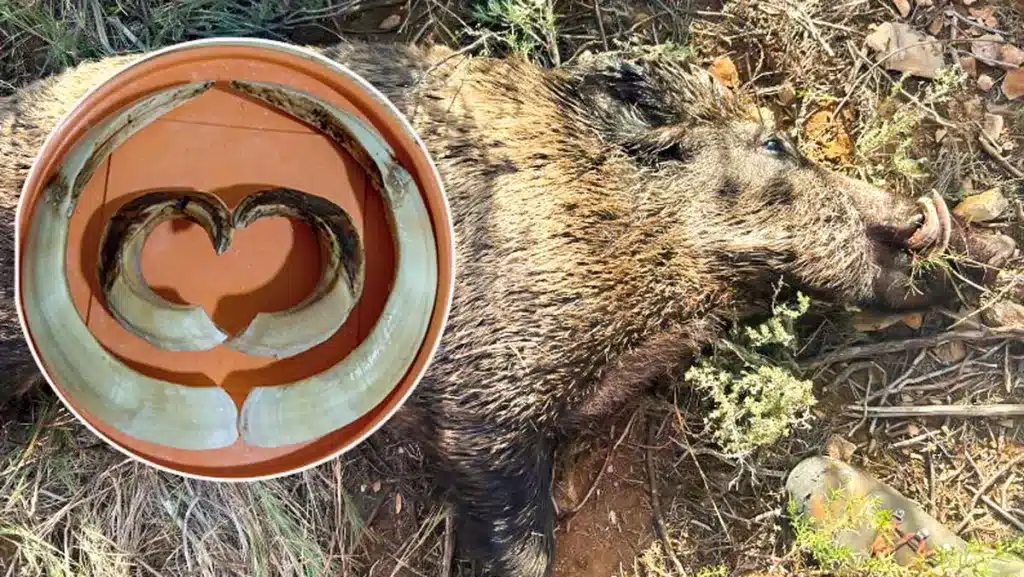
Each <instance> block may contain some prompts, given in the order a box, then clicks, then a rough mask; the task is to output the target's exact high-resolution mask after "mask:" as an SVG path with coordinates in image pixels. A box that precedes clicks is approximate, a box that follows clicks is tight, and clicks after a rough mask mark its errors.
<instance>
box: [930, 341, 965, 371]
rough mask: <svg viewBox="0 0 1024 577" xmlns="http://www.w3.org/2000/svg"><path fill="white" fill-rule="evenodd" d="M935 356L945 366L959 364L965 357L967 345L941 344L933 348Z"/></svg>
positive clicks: (954, 342)
mask: <svg viewBox="0 0 1024 577" xmlns="http://www.w3.org/2000/svg"><path fill="white" fill-rule="evenodd" d="M935 356H936V357H938V358H939V360H940V361H942V362H944V363H946V364H947V365H951V364H953V363H959V362H960V361H962V360H964V357H966V356H967V345H965V344H964V343H963V342H961V341H950V342H948V343H942V344H941V345H939V346H937V347H935Z"/></svg>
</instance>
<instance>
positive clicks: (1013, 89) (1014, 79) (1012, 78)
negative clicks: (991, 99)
mask: <svg viewBox="0 0 1024 577" xmlns="http://www.w3.org/2000/svg"><path fill="white" fill-rule="evenodd" d="M1003 94H1005V95H1006V97H1007V98H1009V99H1010V100H1016V99H1018V98H1020V97H1021V96H1024V68H1018V69H1016V70H1011V71H1009V72H1007V73H1006V78H1004V79H1003Z"/></svg>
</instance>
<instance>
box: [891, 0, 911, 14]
mask: <svg viewBox="0 0 1024 577" xmlns="http://www.w3.org/2000/svg"><path fill="white" fill-rule="evenodd" d="M892 3H893V4H895V5H896V10H899V13H900V16H902V17H904V18H906V17H907V16H910V0H892Z"/></svg>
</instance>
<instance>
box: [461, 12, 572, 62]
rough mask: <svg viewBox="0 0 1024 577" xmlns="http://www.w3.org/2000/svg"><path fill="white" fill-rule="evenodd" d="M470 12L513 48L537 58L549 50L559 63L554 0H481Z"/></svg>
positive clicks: (514, 50)
mask: <svg viewBox="0 0 1024 577" xmlns="http://www.w3.org/2000/svg"><path fill="white" fill-rule="evenodd" d="M470 14H471V16H472V18H473V20H474V21H475V22H476V23H477V24H479V25H481V26H483V27H484V28H487V29H488V30H490V31H491V32H493V33H494V34H495V35H496V36H497V38H498V39H500V40H501V41H502V42H503V43H504V44H505V45H506V46H507V47H508V48H509V50H511V51H512V52H514V53H517V54H521V55H523V56H526V57H528V58H534V59H536V58H538V57H540V56H541V54H542V53H543V52H544V51H545V50H546V51H547V53H548V56H549V58H550V59H551V61H552V62H553V63H554V64H556V65H557V64H558V63H559V57H558V48H557V46H556V38H557V36H558V28H557V25H556V16H555V10H554V2H553V1H552V0H478V1H477V2H474V3H473V5H472V6H471V8H470Z"/></svg>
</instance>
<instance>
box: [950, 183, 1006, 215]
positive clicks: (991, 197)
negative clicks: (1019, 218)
mask: <svg viewBox="0 0 1024 577" xmlns="http://www.w3.org/2000/svg"><path fill="white" fill-rule="evenodd" d="M1009 207H1010V201H1008V200H1006V197H1005V196H1003V194H1002V193H1001V192H999V189H998V188H990V189H988V190H986V191H985V192H981V193H978V194H972V195H971V196H968V197H967V198H965V199H963V200H962V201H960V204H958V205H956V207H955V208H953V214H955V215H957V216H959V217H960V218H962V219H964V220H967V221H969V222H986V221H989V220H993V219H995V218H998V217H999V215H1000V214H1002V213H1003V211H1005V210H1006V209H1007V208H1009Z"/></svg>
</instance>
